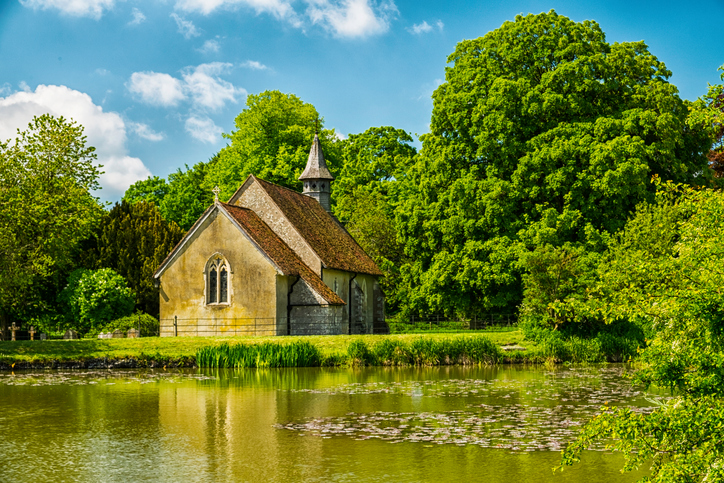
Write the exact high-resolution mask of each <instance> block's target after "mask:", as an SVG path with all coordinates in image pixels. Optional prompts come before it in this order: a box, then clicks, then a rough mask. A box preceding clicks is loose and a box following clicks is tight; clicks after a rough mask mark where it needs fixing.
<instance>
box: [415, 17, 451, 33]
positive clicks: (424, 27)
mask: <svg viewBox="0 0 724 483" xmlns="http://www.w3.org/2000/svg"><path fill="white" fill-rule="evenodd" d="M435 26H436V27H437V29H438V30H439V31H440V32H442V29H443V28H444V27H445V24H444V23H442V20H438V21H437V22H435ZM433 30H434V27H433V26H432V25H430V24H429V23H427V22H426V21H424V20H423V21H422V23H417V24H413V25H412V27H409V28H408V29H407V31H408V32H410V33H411V34H414V35H421V34H428V33H430V32H432V31H433Z"/></svg>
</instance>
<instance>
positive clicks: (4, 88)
mask: <svg viewBox="0 0 724 483" xmlns="http://www.w3.org/2000/svg"><path fill="white" fill-rule="evenodd" d="M12 91H13V86H12V85H10V83H9V82H6V83H5V84H3V85H1V86H0V96H5V95H7V94H10V93H11V92H12Z"/></svg>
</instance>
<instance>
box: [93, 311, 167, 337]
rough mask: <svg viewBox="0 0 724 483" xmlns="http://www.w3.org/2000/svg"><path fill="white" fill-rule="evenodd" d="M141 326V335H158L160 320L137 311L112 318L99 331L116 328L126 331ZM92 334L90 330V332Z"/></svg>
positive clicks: (109, 330) (108, 330)
mask: <svg viewBox="0 0 724 483" xmlns="http://www.w3.org/2000/svg"><path fill="white" fill-rule="evenodd" d="M139 326H140V328H141V329H140V330H141V334H140V336H141V337H154V336H157V335H158V331H159V322H158V319H157V318H156V317H154V316H152V315H149V314H145V313H143V312H137V313H135V314H133V315H128V316H126V317H121V318H120V319H116V320H112V321H110V322H108V323H107V324H106V325H105V326H103V327H102V328H101V329H100V330H99V331H98V332H99V333H100V332H113V331H114V330H121V331H122V332H124V333H126V332H128V331H129V330H130V329H138V328H139ZM89 334H90V332H89Z"/></svg>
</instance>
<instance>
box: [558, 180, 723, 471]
mask: <svg viewBox="0 0 724 483" xmlns="http://www.w3.org/2000/svg"><path fill="white" fill-rule="evenodd" d="M722 220H724V193H722V192H721V191H716V190H711V189H695V188H690V187H685V186H681V185H679V186H676V185H673V184H669V185H667V186H666V187H665V188H664V189H662V191H661V192H660V193H659V194H658V202H657V204H656V205H653V206H652V205H641V206H640V207H639V209H638V210H637V212H636V215H635V216H634V217H633V218H632V219H631V221H629V223H628V224H627V225H626V227H625V229H624V230H623V231H622V232H621V234H620V235H619V236H618V237H617V239H616V240H615V242H613V243H612V245H611V248H610V251H609V252H608V253H607V254H606V256H605V260H604V262H603V263H602V266H601V269H600V270H599V276H600V280H599V281H598V283H597V284H596V285H595V287H593V288H592V289H591V290H590V292H589V297H588V299H587V300H585V301H583V302H581V303H574V305H575V310H577V311H587V312H589V313H595V314H597V315H598V316H600V317H602V318H604V319H605V320H607V321H616V320H621V319H626V320H635V321H638V323H641V324H648V325H650V329H651V330H650V334H652V335H651V336H650V337H651V338H650V340H649V341H648V346H647V347H646V349H645V350H643V352H642V353H641V354H640V358H639V359H640V361H641V364H642V368H641V369H640V370H639V371H638V372H637V373H636V376H635V381H637V382H640V383H643V384H645V385H653V386H657V387H664V388H669V389H671V390H672V392H673V394H674V395H675V397H674V398H673V399H670V400H664V401H662V402H661V406H660V407H659V408H657V409H656V410H655V411H654V412H653V413H652V414H639V413H633V412H631V411H630V410H625V409H609V408H607V409H606V410H605V411H604V412H603V414H601V415H600V416H598V417H597V418H595V419H594V420H593V421H591V422H590V423H589V424H588V425H587V426H586V428H585V431H584V432H583V434H582V435H581V437H580V438H579V440H578V441H577V442H576V443H575V444H572V445H570V446H569V447H568V448H567V449H566V451H565V454H564V462H565V463H566V464H570V463H572V462H573V461H576V460H577V459H578V458H579V456H580V453H581V451H582V450H584V449H586V448H587V447H588V446H589V445H590V444H591V442H592V441H593V440H595V439H600V438H604V439H605V438H614V439H613V441H612V442H611V446H612V447H613V448H615V449H617V450H620V451H623V452H624V454H625V456H626V461H627V463H626V469H633V468H637V467H640V466H645V467H649V466H650V467H651V469H652V474H651V476H652V479H653V480H654V481H660V482H690V481H720V480H721V479H722V478H724V443H722V442H723V441H724V401H723V399H722V396H724V310H723V309H722V307H724V294H722V291H721V287H722V285H724V272H722V270H721V260H722V259H724V246H722V243H721V240H722V237H723V236H724V224H723V223H722Z"/></svg>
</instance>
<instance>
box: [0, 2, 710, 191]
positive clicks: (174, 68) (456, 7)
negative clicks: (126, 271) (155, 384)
mask: <svg viewBox="0 0 724 483" xmlns="http://www.w3.org/2000/svg"><path fill="white" fill-rule="evenodd" d="M551 9H554V10H555V11H556V12H557V13H559V14H561V15H565V16H567V17H569V18H571V19H572V20H575V21H583V20H595V21H596V22H598V23H599V25H600V26H601V28H602V29H603V31H604V32H605V33H606V38H607V40H608V41H609V42H610V43H613V42H628V41H640V40H644V41H645V42H646V44H647V45H648V46H649V49H650V51H651V52H652V53H653V54H654V55H656V56H657V57H658V58H659V60H662V61H663V62H664V63H665V64H666V66H667V67H668V68H669V70H671V71H672V72H673V76H672V77H671V79H670V81H671V82H672V83H673V84H675V85H676V86H677V87H678V88H679V90H680V95H681V97H683V98H685V99H690V100H694V99H696V98H697V97H699V96H701V95H703V94H704V93H705V92H706V90H707V83H712V84H714V83H719V82H721V81H720V79H719V72H718V71H717V68H718V67H719V66H720V65H722V64H724V43H723V42H721V39H720V34H719V32H721V19H722V18H724V0H699V1H695V2H680V1H667V0H658V1H648V0H639V1H630V0H628V1H606V0H597V1H572V0H555V1H543V0H540V1H539V0H528V1H515V0H508V1H489V0H478V1H463V0H460V1H457V0H446V1H430V0H144V1H141V0H0V139H9V138H12V137H13V136H14V135H15V133H16V130H17V129H18V128H20V129H25V128H26V127H27V124H28V122H29V121H30V120H31V119H32V117H33V116H34V115H40V114H43V113H46V112H49V113H51V114H53V115H56V116H59V115H62V116H65V117H66V118H72V119H74V120H75V121H77V122H79V123H81V124H82V125H83V126H84V127H85V134H86V135H87V138H88V143H89V144H91V145H92V146H95V147H96V149H97V154H98V162H99V163H100V164H102V165H103V166H104V167H103V171H105V173H104V174H103V175H102V176H101V180H100V181H101V185H102V187H103V189H102V190H101V191H100V192H99V193H97V195H98V196H100V198H101V199H102V200H104V201H117V200H118V199H120V197H121V196H122V195H123V192H124V191H125V190H126V188H127V187H128V186H129V185H130V184H132V183H133V182H135V181H136V180H139V179H144V178H146V177H147V176H149V175H154V176H161V177H166V176H167V175H168V174H169V173H171V172H174V171H176V170H177V169H178V168H184V166H185V165H188V166H192V165H194V164H195V163H197V162H199V161H206V160H208V159H210V158H211V157H212V156H213V155H214V154H215V153H216V152H218V151H219V150H220V149H221V148H223V147H224V146H225V145H226V143H227V140H226V139H225V138H224V137H223V136H222V133H230V132H231V131H232V130H233V129H234V119H235V117H236V116H237V115H238V114H239V113H240V112H241V110H242V109H243V108H244V106H245V101H246V97H247V95H248V94H256V93H259V92H262V91H265V90H271V89H277V90H280V91H282V92H285V93H292V94H295V95H297V96H298V97H300V98H301V99H302V100H303V101H305V102H308V103H311V104H313V105H314V106H315V107H316V108H317V111H318V112H319V113H320V115H321V116H323V118H324V124H325V127H326V128H334V129H335V130H336V132H337V133H338V135H339V136H340V137H346V136H348V135H349V134H354V133H359V132H362V131H364V130H366V129H367V128H369V127H373V126H394V127H396V128H401V129H404V130H406V131H408V132H410V133H411V134H413V136H415V137H416V136H418V135H421V134H424V133H425V132H427V131H428V129H429V122H430V114H431V112H432V99H431V95H432V92H433V90H434V89H435V88H436V87H437V86H438V85H439V84H440V83H441V82H443V81H444V78H445V66H446V61H447V57H448V55H450V53H452V52H453V50H454V49H455V45H456V44H457V43H458V42H460V41H461V40H463V39H473V38H477V37H481V36H483V35H485V34H486V33H487V32H489V31H491V30H494V29H496V28H498V27H499V26H500V25H502V24H503V23H504V22H506V21H512V20H514V19H515V17H516V15H519V14H523V15H526V14H528V13H540V12H547V11H549V10H551ZM417 145H418V146H419V142H418V143H417Z"/></svg>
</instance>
